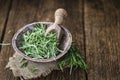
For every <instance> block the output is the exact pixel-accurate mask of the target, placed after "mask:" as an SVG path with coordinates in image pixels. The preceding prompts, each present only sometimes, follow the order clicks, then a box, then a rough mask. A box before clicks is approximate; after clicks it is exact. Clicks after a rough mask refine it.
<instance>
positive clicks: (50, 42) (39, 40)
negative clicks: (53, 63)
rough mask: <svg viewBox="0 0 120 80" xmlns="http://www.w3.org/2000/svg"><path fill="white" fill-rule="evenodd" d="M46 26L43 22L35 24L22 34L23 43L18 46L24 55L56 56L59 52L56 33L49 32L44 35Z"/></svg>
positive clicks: (40, 57)
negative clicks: (30, 29)
mask: <svg viewBox="0 0 120 80" xmlns="http://www.w3.org/2000/svg"><path fill="white" fill-rule="evenodd" d="M45 31H46V27H45V25H43V24H36V25H35V28H34V29H33V30H32V31H31V32H30V31H27V32H26V34H24V35H23V39H24V40H23V43H22V45H21V46H20V47H19V49H20V50H22V51H23V52H24V53H25V54H26V55H28V56H30V57H32V58H38V59H48V58H52V57H56V56H57V54H58V53H59V49H58V48H57V46H58V44H59V43H58V40H57V35H56V33H49V34H48V35H47V36H45Z"/></svg>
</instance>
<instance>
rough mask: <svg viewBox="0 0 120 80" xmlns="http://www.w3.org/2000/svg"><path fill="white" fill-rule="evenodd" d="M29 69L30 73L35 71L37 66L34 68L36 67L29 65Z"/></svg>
mask: <svg viewBox="0 0 120 80" xmlns="http://www.w3.org/2000/svg"><path fill="white" fill-rule="evenodd" d="M29 70H30V71H31V72H32V73H34V72H35V71H37V70H38V68H36V67H31V68H29Z"/></svg>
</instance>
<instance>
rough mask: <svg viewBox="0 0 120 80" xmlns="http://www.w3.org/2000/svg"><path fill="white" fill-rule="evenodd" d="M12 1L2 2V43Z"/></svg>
mask: <svg viewBox="0 0 120 80" xmlns="http://www.w3.org/2000/svg"><path fill="white" fill-rule="evenodd" d="M9 6H10V0H7V1H5V0H0V42H2V39H3V35H4V34H3V32H4V30H5V23H6V20H7V14H8V12H9Z"/></svg>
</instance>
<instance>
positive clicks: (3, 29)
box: [0, 0, 120, 80]
mask: <svg viewBox="0 0 120 80" xmlns="http://www.w3.org/2000/svg"><path fill="white" fill-rule="evenodd" d="M57 8H65V9H66V10H67V11H68V14H69V15H68V18H67V19H66V21H65V22H64V23H63V25H64V26H65V27H67V28H68V29H69V30H70V31H71V33H72V35H73V41H75V42H76V43H77V44H78V46H79V50H80V51H81V52H82V53H83V54H84V55H85V57H86V61H87V63H88V65H89V71H88V74H87V73H85V72H84V71H82V70H81V69H77V70H76V71H74V72H73V74H72V75H69V70H68V69H65V71H64V72H63V73H62V72H60V71H53V72H52V73H51V74H50V75H48V76H47V77H45V78H40V79H36V80H120V0H0V43H11V39H12V37H13V35H14V33H15V32H16V31H17V30H18V29H20V28H21V27H22V26H24V25H26V24H28V23H32V22H36V21H52V22H53V21H54V17H53V15H54V11H55V10H56V9H57ZM13 53H14V51H13V48H12V47H11V46H0V80H19V78H15V77H14V76H13V74H12V72H11V71H10V70H6V69H5V66H6V64H7V62H8V59H9V57H10V56H12V55H13Z"/></svg>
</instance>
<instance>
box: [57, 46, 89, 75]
mask: <svg viewBox="0 0 120 80" xmlns="http://www.w3.org/2000/svg"><path fill="white" fill-rule="evenodd" d="M58 64H59V67H60V69H61V70H62V71H63V68H64V67H70V74H71V73H72V71H73V69H77V68H78V67H80V68H81V69H83V70H85V71H86V72H87V70H88V66H87V64H86V62H85V60H84V58H83V56H82V55H81V53H80V52H79V51H78V49H77V48H76V47H75V46H74V45H73V44H72V46H71V47H70V49H69V51H68V53H67V54H66V55H65V56H64V57H63V58H62V59H61V60H60V61H59V62H58ZM73 67H74V68H73Z"/></svg>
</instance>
